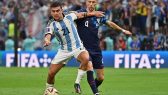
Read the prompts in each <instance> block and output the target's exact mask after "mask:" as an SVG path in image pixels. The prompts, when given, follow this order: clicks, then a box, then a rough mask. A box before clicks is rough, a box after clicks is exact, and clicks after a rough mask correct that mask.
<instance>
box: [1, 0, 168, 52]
mask: <svg viewBox="0 0 168 95" xmlns="http://www.w3.org/2000/svg"><path fill="white" fill-rule="evenodd" d="M52 1H53V0H0V44H1V45H0V50H5V51H8V50H14V34H15V32H14V30H15V28H16V27H15V26H16V24H15V20H16V17H15V15H14V10H15V9H14V8H15V6H17V7H18V8H17V10H18V20H17V21H18V22H17V36H18V48H19V50H22V51H34V50H43V47H42V39H43V36H44V32H45V27H46V23H47V21H48V19H49V18H48V9H49V5H50V2H52ZM98 1H99V4H98V5H97V7H96V9H97V10H103V11H105V15H106V18H107V19H109V20H111V21H113V22H115V23H116V24H118V25H119V26H121V27H123V28H125V29H127V30H130V31H131V32H132V33H133V35H132V36H126V35H125V34H123V33H121V32H118V31H116V30H113V29H111V28H108V27H106V26H105V25H102V26H101V27H100V28H99V37H100V39H101V43H100V47H101V49H102V50H105V51H106V50H119V51H125V50H133V51H137V50H152V51H153V50H168V0H98ZM62 2H63V4H64V6H63V9H64V10H65V12H66V11H75V10H78V9H80V8H81V7H84V5H85V3H84V2H85V0H63V1H62ZM52 43H54V44H52V45H51V46H50V47H48V48H47V50H54V51H55V50H56V49H57V48H58V42H57V40H56V39H53V40H52Z"/></svg>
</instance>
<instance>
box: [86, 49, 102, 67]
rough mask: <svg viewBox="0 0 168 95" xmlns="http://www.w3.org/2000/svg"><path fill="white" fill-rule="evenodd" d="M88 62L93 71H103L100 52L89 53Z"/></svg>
mask: <svg viewBox="0 0 168 95" xmlns="http://www.w3.org/2000/svg"><path fill="white" fill-rule="evenodd" d="M89 56H90V61H92V63H93V68H94V69H103V68H104V65H103V60H102V58H103V57H102V53H101V52H92V51H89Z"/></svg>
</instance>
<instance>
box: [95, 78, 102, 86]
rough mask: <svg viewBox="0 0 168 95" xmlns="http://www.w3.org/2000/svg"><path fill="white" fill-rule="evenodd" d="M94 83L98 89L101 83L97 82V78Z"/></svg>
mask: <svg viewBox="0 0 168 95" xmlns="http://www.w3.org/2000/svg"><path fill="white" fill-rule="evenodd" d="M95 82H96V87H97V88H98V87H99V86H100V85H101V84H102V82H103V81H99V80H97V78H96V79H95Z"/></svg>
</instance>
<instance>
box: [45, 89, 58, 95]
mask: <svg viewBox="0 0 168 95" xmlns="http://www.w3.org/2000/svg"><path fill="white" fill-rule="evenodd" d="M44 95H59V94H58V91H57V90H56V89H55V88H54V87H48V88H47V89H46V90H45V92H44Z"/></svg>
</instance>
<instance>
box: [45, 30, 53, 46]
mask: <svg viewBox="0 0 168 95" xmlns="http://www.w3.org/2000/svg"><path fill="white" fill-rule="evenodd" d="M50 44H51V34H50V33H47V34H46V35H45V37H44V47H45V46H48V45H50Z"/></svg>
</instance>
